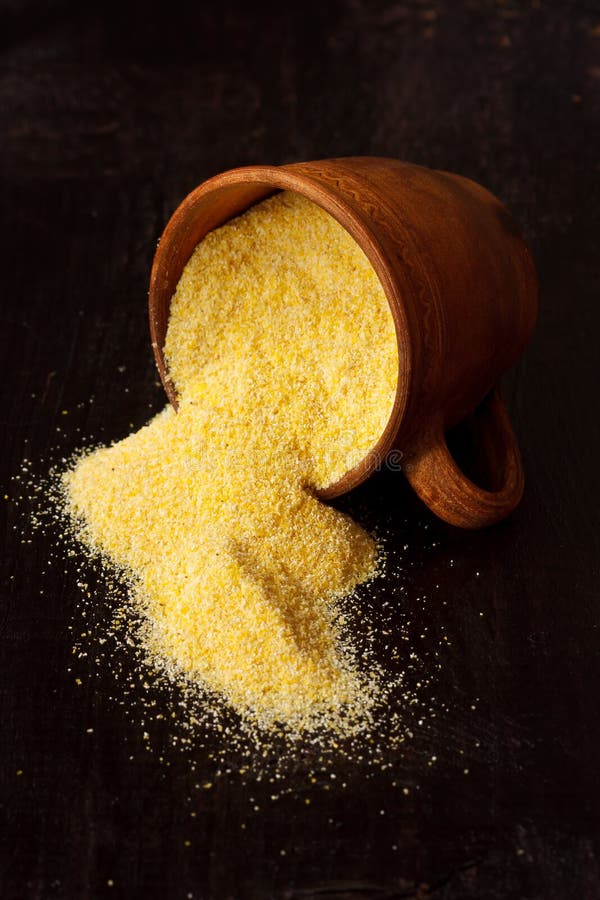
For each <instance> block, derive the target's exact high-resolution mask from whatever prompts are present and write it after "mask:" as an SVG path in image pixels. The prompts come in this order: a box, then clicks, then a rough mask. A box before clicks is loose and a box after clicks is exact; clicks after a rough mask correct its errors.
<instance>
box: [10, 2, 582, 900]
mask: <svg viewBox="0 0 600 900" xmlns="http://www.w3.org/2000/svg"><path fill="white" fill-rule="evenodd" d="M1 9H2V16H1V21H0V48H1V49H0V121H1V133H2V151H1V189H0V220H1V224H0V228H1V234H2V245H1V246H2V268H1V272H2V299H1V314H0V322H1V328H0V335H1V338H2V357H1V358H2V363H3V372H2V382H3V404H2V413H1V421H2V430H3V434H4V437H3V440H2V446H1V450H2V473H3V486H4V491H3V493H6V494H8V495H9V496H10V498H11V499H10V500H9V501H8V502H5V503H4V504H3V506H4V509H5V511H6V512H7V520H6V525H3V539H4V543H5V546H6V548H7V552H6V554H5V556H4V568H3V575H2V587H3V591H2V598H1V601H0V666H1V670H2V674H1V680H0V721H1V731H0V752H1V765H0V896H2V898H7V900H12V898H21V897H23V898H40V900H45V898H54V897H56V898H65V900H67V898H68V900H71V898H100V897H105V896H106V897H108V896H113V897H124V898H125V897H127V898H137V897H148V898H150V897H151V898H154V897H157V898H163V897H164V898H169V900H171V898H173V900H179V898H181V900H184V898H189V897H193V898H207V900H208V898H219V900H220V898H234V900H237V898H254V897H257V898H270V897H277V898H312V897H321V896H322V897H328V898H334V900H341V898H371V897H378V898H391V897H426V896H429V895H430V894H433V895H435V896H440V897H444V898H471V897H472V898H521V897H522V898H540V900H541V898H544V900H554V898H556V900H568V898H575V897H577V898H596V897H599V896H600V839H599V838H600V821H599V818H600V777H599V774H598V755H599V752H600V732H599V727H598V725H599V706H600V704H599V696H600V694H599V691H598V675H599V673H600V590H599V587H598V580H597V579H598V522H597V508H598V500H599V498H600V492H599V484H598V481H599V479H598V471H599V466H598V453H599V450H600V443H599V440H598V437H599V435H598V431H599V429H598V404H597V363H598V329H599V328H600V311H599V303H598V298H599V290H600V284H599V273H600V257H599V252H600V240H599V234H600V232H599V225H600V189H599V178H598V175H599V158H600V157H599V143H598V137H599V128H598V122H599V119H598V113H599V106H600V5H599V4H598V3H594V2H579V3H574V2H562V3H550V2H545V0H539V2H530V3H527V2H511V0H506V2H497V3H494V2H476V0H472V2H467V0H465V2H456V3H452V2H439V0H438V2H435V0H424V2H417V0H413V2H398V3H390V2H367V0H363V2H360V0H353V2H322V3H320V4H318V5H314V6H312V5H310V4H303V5H302V6H301V7H300V6H289V7H287V6H285V5H282V6H281V7H279V8H273V9H271V8H269V9H267V8H265V7H262V8H260V7H257V6H255V5H254V4H250V3H248V4H239V5H237V6H232V5H230V4H227V3H222V4H216V3H215V4H204V5H203V4H201V3H198V4H196V5H194V6H191V5H190V6H189V7H182V6H180V5H178V4H176V3H171V4H164V6H163V7H162V10H160V9H159V8H158V7H154V6H152V4H148V3H129V4H126V3H121V4H111V3H104V4H101V5H100V4H87V3H80V4H74V3H67V2H60V0H54V2H50V0H49V2H44V3H42V2H29V3H17V2H6V0H4V2H3V3H2V4H1ZM357 154H371V155H386V156H392V157H397V158H401V159H406V160H409V161H413V162H418V163H422V164H425V165H429V166H432V167H439V168H445V169H449V170H454V171H456V172H460V173H462V174H464V175H467V176H470V177H472V178H474V179H476V180H479V181H481V182H482V183H483V184H485V185H486V186H487V187H488V188H490V189H491V190H492V191H494V192H496V193H497V194H498V195H499V196H500V197H501V198H502V199H503V200H504V201H505V202H506V203H507V204H508V205H509V206H510V207H511V209H512V210H513V212H514V214H515V216H516V218H517V220H518V221H519V222H520V223H521V224H522V226H523V227H524V230H525V232H526V235H527V237H528V239H529V240H530V242H531V245H532V248H533V252H534V256H535V259H536V263H537V266H538V270H539V275H540V287H541V315H540V321H539V326H538V329H537V332H536V335H535V337H534V340H533V342H532V344H531V345H530V347H529V348H528V350H527V353H526V355H525V357H524V359H523V360H522V362H521V363H520V364H519V365H518V367H517V369H516V370H515V371H514V372H513V373H511V374H510V375H509V376H508V378H507V380H506V385H505V395H506V398H507V402H508V405H509V407H510V409H511V413H512V415H513V419H514V422H515V427H516V430H517V433H518V435H519V437H520V441H521V445H522V450H523V456H524V463H525V467H526V475H527V487H526V494H525V497H524V500H523V503H522V505H521V507H520V508H519V509H518V511H517V512H516V513H515V514H514V515H513V516H512V518H511V519H510V520H509V521H507V522H506V523H504V524H502V525H500V526H498V527H496V528H493V529H490V530H488V531H484V532H479V533H464V532H460V531H456V530H453V529H452V528H450V527H447V526H445V525H443V524H441V523H439V522H437V521H434V519H433V517H431V516H430V515H429V514H428V513H427V511H426V510H425V509H424V508H423V507H422V506H421V505H420V503H419V502H418V501H417V500H416V499H415V498H414V497H413V496H412V494H411V492H410V491H409V489H408V487H407V486H406V484H405V483H404V480H403V479H402V477H401V476H399V475H397V474H396V475H393V474H391V473H386V474H383V475H381V476H378V477H377V478H376V479H375V480H374V481H372V482H371V483H370V484H369V485H367V486H366V487H364V488H362V489H361V491H360V492H359V496H355V497H353V498H349V500H348V501H346V505H347V508H350V509H354V508H355V507H356V508H358V506H360V508H361V509H363V510H366V512H365V513H364V515H365V517H366V519H367V520H368V519H373V520H378V519H385V520H386V521H388V522H389V523H390V526H391V528H392V531H393V534H394V539H393V540H394V542H395V544H396V545H397V546H400V545H402V546H404V544H407V545H408V550H407V552H406V553H405V554H404V556H403V560H404V561H403V563H402V566H401V568H402V569H403V574H401V575H396V576H390V578H389V579H388V581H387V582H384V583H381V584H380V585H379V591H380V593H381V596H384V595H385V594H386V592H387V593H388V595H389V596H390V597H393V598H397V597H398V596H399V594H398V592H399V583H400V580H402V586H403V588H404V590H403V593H402V599H401V600H394V602H397V603H398V622H399V626H398V627H399V628H400V623H404V625H403V627H405V629H406V628H407V629H408V634H409V637H410V643H409V647H410V649H413V650H415V651H416V652H417V655H418V656H419V658H420V659H421V661H422V663H421V664H422V667H423V668H424V669H427V666H428V665H429V663H428V662H427V660H429V659H431V658H433V657H434V656H435V653H436V652H437V653H438V656H437V661H438V663H439V664H440V666H441V668H440V669H439V670H438V669H437V668H435V667H433V668H432V669H431V672H430V675H431V677H432V681H433V687H432V696H434V700H433V701H432V702H433V703H434V706H435V708H436V709H437V711H438V715H437V717H436V719H435V720H431V719H429V720H428V724H427V725H426V726H424V727H423V729H422V730H421V731H419V730H418V729H417V730H416V732H415V738H414V741H413V742H412V745H411V747H410V749H407V751H406V752H405V753H404V754H401V755H398V756H397V758H394V760H393V764H392V768H391V771H388V772H386V773H377V772H375V773H370V774H369V773H366V772H364V771H362V770H361V769H360V767H354V766H346V767H344V763H343V760H342V761H340V763H339V766H338V779H337V782H336V785H335V786H334V787H333V788H332V789H331V790H329V791H325V790H323V784H322V778H321V775H319V776H318V778H317V780H316V783H313V782H311V781H310V780H309V779H308V777H307V764H306V762H303V761H302V760H300V761H299V762H298V764H297V766H296V767H295V768H294V767H292V770H291V771H290V772H289V773H288V776H287V786H288V788H289V792H288V793H287V794H285V796H282V797H280V799H278V800H277V801H272V800H270V795H271V792H272V786H271V785H270V784H269V783H268V780H267V781H263V782H258V783H254V784H253V783H252V779H251V778H250V779H246V780H243V779H240V778H239V777H237V776H235V775H230V776H226V775H224V776H221V777H218V776H216V775H215V773H214V772H213V771H212V769H211V763H210V760H209V759H208V758H207V757H206V753H205V751H202V752H200V750H198V751H197V752H196V751H195V750H194V748H192V749H191V750H188V751H187V752H186V753H181V752H175V751H174V750H173V748H172V747H171V745H170V741H169V730H168V727H166V728H163V729H162V730H160V729H156V728H155V729H154V731H153V734H152V740H153V750H152V751H151V752H149V751H148V750H147V749H146V745H147V741H146V740H145V739H144V737H143V731H144V728H145V727H146V726H145V725H143V724H142V718H143V709H142V707H141V706H139V705H136V700H135V697H134V698H133V699H132V700H131V702H130V703H129V704H125V705H120V704H119V702H117V699H115V698H118V697H119V696H120V694H121V693H122V689H123V684H124V681H123V682H120V681H119V679H118V678H117V677H116V676H115V675H114V674H113V672H112V671H111V670H110V669H107V667H106V666H105V665H104V663H103V661H102V659H100V661H99V662H98V663H96V661H95V653H94V652H90V653H89V654H88V656H87V657H81V656H75V657H74V656H73V655H72V648H73V643H74V636H73V635H74V631H73V630H70V629H74V630H75V631H77V630H78V629H80V628H81V627H82V625H81V621H82V620H81V616H82V612H81V608H80V591H79V589H78V588H77V585H76V581H77V574H76V571H75V568H74V565H73V564H72V562H69V560H67V561H64V560H63V558H62V556H61V554H60V552H58V553H56V554H55V558H54V562H53V565H52V566H48V564H47V560H48V557H49V555H50V554H51V553H52V552H53V549H52V548H53V536H52V534H50V535H46V536H44V535H43V534H39V533H30V531H29V526H28V524H27V512H28V503H27V502H26V501H24V502H21V504H17V503H15V502H14V498H16V497H17V496H18V495H19V494H20V493H23V492H22V491H21V490H20V489H19V485H18V483H15V482H11V476H13V475H14V474H15V473H17V472H18V471H19V467H20V464H21V460H22V459H23V457H28V458H30V459H31V460H32V466H33V468H34V470H35V472H37V473H40V474H41V473H44V472H45V471H46V470H47V469H48V467H49V465H50V464H51V462H53V461H55V460H56V459H57V458H58V457H60V455H62V454H63V453H65V454H68V453H70V452H72V451H73V450H74V449H76V448H77V447H79V446H81V445H82V443H84V442H85V441H86V440H89V439H90V438H95V439H104V440H112V439H114V438H118V437H121V436H123V435H124V434H126V433H127V432H128V431H129V430H130V423H132V424H133V425H135V426H136V427H137V426H139V425H140V424H141V423H142V422H143V421H145V419H146V418H147V417H148V415H149V412H150V410H156V409H159V408H160V407H161V405H162V404H163V402H164V400H163V396H162V394H161V391H160V389H159V387H158V386H157V384H156V375H155V372H154V368H153V361H152V357H151V352H150V346H149V341H148V336H147V325H146V310H145V298H146V290H147V281H148V275H149V269H150V264H151V260H152V255H153V251H154V247H155V244H156V241H157V239H158V237H159V235H160V232H161V230H162V228H163V227H164V224H165V223H166V220H167V218H168V216H169V214H170V213H171V212H172V210H173V209H174V208H175V206H176V205H177V204H178V202H179V201H180V200H181V199H182V198H183V197H184V195H185V194H186V193H187V192H188V191H189V190H191V189H192V188H193V187H195V186H196V185H197V184H198V183H199V182H200V181H201V180H203V179H204V178H205V177H207V176H209V175H212V174H214V173H216V172H218V171H220V170H223V169H226V168H228V167H231V166H234V165H243V164H248V163H262V162H265V163H283V162H287V161H296V160H303V159H316V158H320V157H328V156H342V155H357ZM124 366H125V370H123V367H124ZM92 395H93V398H94V401H93V402H92V403H90V402H89V398H90V397H91V396H92ZM63 410H67V411H68V414H67V415H64V414H63V413H62V411H63ZM57 429H59V430H57ZM57 447H58V449H57ZM23 529H25V533H24V534H23ZM438 585H439V587H438ZM423 598H426V600H424V599H423ZM444 601H445V602H444ZM102 604H103V600H102V591H101V589H100V590H99V593H98V595H97V596H96V598H95V599H94V601H93V602H92V604H91V607H90V609H89V612H88V620H91V631H92V633H95V631H94V629H98V630H99V631H98V633H101V627H102V622H101V620H102V615H103V609H102ZM407 622H409V623H411V624H410V625H408V626H407V625H406V623H407ZM422 634H425V637H424V638H423V637H421V635H422ZM444 635H445V636H447V637H448V638H449V640H448V642H447V646H446V647H445V648H443V650H441V651H440V650H439V648H440V647H441V646H442V638H443V636H444ZM93 640H94V639H93V638H92V641H93ZM92 648H93V643H92ZM440 654H441V656H440ZM76 677H77V678H79V679H80V680H81V682H82V684H81V685H78V684H77V682H76V680H75V679H76ZM125 680H126V679H125ZM166 702H167V701H165V703H166ZM472 706H474V707H475V708H474V709H471V707H472ZM88 729H93V731H88ZM432 755H435V756H436V757H437V759H436V761H435V763H433V764H432V761H431V757H432ZM161 756H162V758H163V761H162V762H161V761H160V757H161ZM231 764H232V766H233V767H235V765H236V760H235V754H234V753H233V751H232V757H231ZM194 765H195V771H194ZM213 769H214V766H213ZM465 769H467V770H468V773H467V774H465V771H464V770H465ZM257 771H258V769H257ZM207 776H208V777H211V778H214V786H213V788H212V789H211V790H210V791H198V790H197V789H196V788H195V785H196V784H197V783H198V782H199V781H203V780H204V778H206V777H207ZM324 777H328V775H327V773H325V774H324V775H323V778H324ZM343 785H345V787H344V786H343ZM394 785H396V786H394ZM397 786H402V787H407V788H408V794H405V793H404V792H403V790H401V789H399V788H398V787H397ZM307 799H308V800H310V801H311V802H310V804H307V803H306V800H307ZM255 807H258V809H256V808H255ZM382 810H383V812H382ZM186 842H189V845H188V843H186Z"/></svg>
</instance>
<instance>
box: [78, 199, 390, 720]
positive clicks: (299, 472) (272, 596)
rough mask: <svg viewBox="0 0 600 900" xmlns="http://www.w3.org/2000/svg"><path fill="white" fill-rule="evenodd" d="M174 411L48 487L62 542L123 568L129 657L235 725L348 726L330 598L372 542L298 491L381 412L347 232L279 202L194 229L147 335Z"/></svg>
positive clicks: (358, 269) (370, 279)
mask: <svg viewBox="0 0 600 900" xmlns="http://www.w3.org/2000/svg"><path fill="white" fill-rule="evenodd" d="M165 352H166V358H167V361H168V365H169V371H170V375H171V377H172V379H173V382H174V384H175V386H176V388H177V391H178V394H179V411H178V412H177V413H175V412H174V411H173V409H172V408H170V407H168V408H166V409H165V410H164V411H163V412H162V413H160V414H159V415H158V416H156V418H154V419H153V420H152V421H151V422H150V423H149V424H148V425H147V426H146V427H144V428H142V429H141V430H140V431H138V432H137V433H135V434H132V435H130V436H129V437H128V438H126V439H125V440H123V441H121V442H120V443H118V444H116V445H115V446H112V447H108V448H100V449H98V450H95V451H94V452H92V453H90V454H89V455H87V456H85V457H84V458H83V459H81V460H80V461H79V462H78V463H77V464H76V466H75V467H74V468H73V469H72V470H71V471H70V472H68V473H67V475H66V476H65V477H64V484H65V488H66V496H67V506H68V510H69V513H70V515H71V516H72V517H73V518H74V520H75V521H76V523H77V527H78V529H79V530H80V537H81V538H82V539H83V540H84V542H85V543H86V544H87V545H88V547H90V549H92V550H94V551H99V552H100V553H101V554H102V555H103V557H104V558H108V559H109V560H110V561H112V563H113V564H115V565H116V566H117V567H119V568H122V569H124V570H125V572H126V573H127V575H128V577H129V580H130V582H131V584H132V590H133V591H134V594H135V600H136V602H137V604H138V605H139V607H140V608H141V609H142V610H143V612H144V616H145V621H146V622H147V625H146V628H145V634H144V641H145V644H146V647H147V651H148V654H149V655H150V656H151V657H152V658H155V659H158V660H162V661H163V663H165V664H167V665H168V666H169V667H170V668H171V670H172V672H173V674H174V675H182V676H185V677H186V678H188V679H192V680H195V681H200V682H202V683H203V684H205V685H206V686H208V688H210V689H211V690H213V691H214V692H216V693H217V694H220V695H221V696H224V697H225V699H226V700H227V701H228V702H229V703H231V704H232V705H233V706H234V707H235V708H236V709H237V710H238V711H239V712H240V713H241V714H242V716H249V717H251V718H253V719H254V720H256V721H258V722H259V723H260V724H261V725H265V726H269V725H271V724H274V723H280V724H281V723H283V725H284V726H285V725H287V726H290V727H292V728H294V729H300V730H302V729H312V728H315V727H323V726H325V727H327V728H330V729H332V730H334V731H338V732H342V733H343V732H345V731H349V730H352V729H355V730H356V729H357V728H360V727H361V722H364V721H366V720H367V719H368V718H369V715H370V709H371V707H372V705H373V703H374V702H376V699H375V698H376V695H377V676H376V674H374V673H373V672H372V671H371V672H370V673H365V672H359V667H358V663H357V660H356V659H355V658H354V655H353V652H352V648H351V646H350V645H349V642H348V640H347V639H342V631H343V623H342V622H341V621H340V616H339V608H338V606H337V604H336V600H337V599H338V598H340V597H342V596H344V595H347V594H348V593H350V592H351V591H353V589H354V588H355V587H356V586H357V585H358V584H360V583H362V582H364V581H365V580H367V579H369V578H370V577H372V576H373V575H374V574H375V573H376V571H377V567H378V551H377V547H376V544H375V541H374V540H373V538H372V537H371V536H370V535H368V534H367V533H366V532H365V531H364V530H363V529H362V528H360V527H359V526H358V525H357V524H356V523H355V522H353V521H352V520H351V519H350V518H349V517H348V516H346V515H344V514H342V513H341V512H338V511H336V510H334V509H332V508H331V507H330V506H328V505H326V504H325V503H324V502H321V501H320V500H318V499H317V498H316V496H315V490H316V489H318V488H322V487H325V486H327V485H330V484H332V483H333V482H335V481H336V480H338V479H339V478H340V477H341V476H342V475H343V474H344V473H345V472H346V471H347V470H348V469H349V468H351V467H352V466H353V465H354V464H355V463H356V462H358V461H359V460H361V459H362V458H363V457H364V456H365V455H366V453H367V452H368V451H369V450H370V449H372V447H373V445H374V444H375V443H376V442H377V439H378V438H379V436H380V435H381V433H382V431H383V429H384V427H385V425H386V423H387V421H388V418H389V416H390V413H391V409H392V406H393V402H394V394H395V388H396V379H397V368H398V359H397V349H396V339H395V334H394V326H393V321H392V317H391V313H390V311H389V307H388V304H387V301H386V299H385V295H384V292H383V289H382V287H381V285H380V283H379V281H378V279H377V276H376V275H375V273H374V271H373V269H372V268H371V265H370V263H369V262H368V260H367V259H366V257H365V256H364V254H363V253H362V251H361V250H360V248H359V247H358V246H357V245H356V243H355V242H354V240H353V239H352V238H351V237H350V235H349V234H348V233H347V232H346V231H345V230H344V229H343V228H342V227H341V226H340V225H339V224H338V223H337V222H336V221H335V220H334V219H333V218H331V217H330V216H329V215H328V214H327V213H325V212H324V211H323V210H322V209H320V208H319V207H317V206H315V205H314V204H312V203H310V202H309V201H307V200H305V199H304V198H301V197H299V196H297V195H294V194H290V193H280V194H278V195H276V196H274V197H273V198H271V199H268V200H266V201H263V202H262V203H260V204H259V205H258V206H255V207H254V208H252V209H251V210H249V211H248V212H247V213H245V214H244V215H243V216H241V217H239V218H237V219H235V220H233V221H232V222H230V223H228V224H227V225H225V226H223V227H222V228H220V229H218V230H217V231H214V232H212V233H211V234H209V235H208V236H207V237H206V238H205V239H204V240H203V241H202V242H201V243H200V244H199V245H198V247H197V248H196V250H195V252H194V254H193V256H192V258H191V259H190V261H189V262H188V264H187V266H186V268H185V270H184V272H183V275H182V277H181V280H180V282H179V285H178V287H177V290H176V293H175V296H174V298H173V302H172V306H171V318H170V322H169V329H168V334H167V341H166V347H165Z"/></svg>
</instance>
